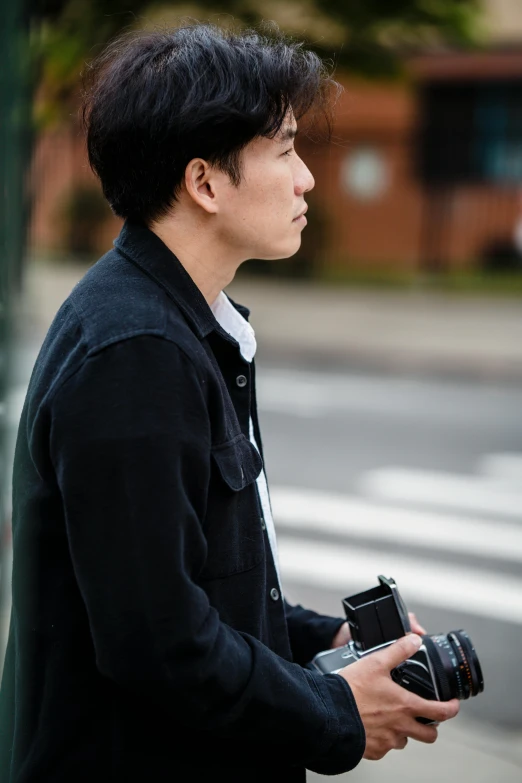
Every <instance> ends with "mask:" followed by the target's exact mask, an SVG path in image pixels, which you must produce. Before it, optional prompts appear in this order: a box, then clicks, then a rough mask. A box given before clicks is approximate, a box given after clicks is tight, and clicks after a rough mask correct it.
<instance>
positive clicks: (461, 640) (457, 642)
mask: <svg viewBox="0 0 522 783" xmlns="http://www.w3.org/2000/svg"><path fill="white" fill-rule="evenodd" d="M423 638H424V643H425V645H426V650H427V652H428V655H429V658H430V661H431V663H432V667H433V672H434V675H435V678H436V680H437V689H438V691H439V695H440V699H441V701H449V699H460V700H461V701H462V700H464V699H469V698H470V697H471V696H476V695H477V694H478V693H482V691H483V690H484V679H483V676H482V669H481V667H480V663H479V659H478V656H477V653H476V652H475V648H474V647H473V644H472V643H471V639H470V638H469V636H468V634H467V633H466V632H465V631H463V630H459V631H450V632H449V633H448V634H440V635H438V636H428V637H426V636H425V637H423Z"/></svg>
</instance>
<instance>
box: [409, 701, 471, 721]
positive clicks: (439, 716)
mask: <svg viewBox="0 0 522 783" xmlns="http://www.w3.org/2000/svg"><path fill="white" fill-rule="evenodd" d="M408 706H409V708H410V711H411V712H413V714H414V715H415V716H416V717H417V718H428V719H429V720H434V721H437V723H442V721H445V720H450V718H454V717H455V715H456V714H457V713H458V711H459V709H460V702H459V701H458V699H452V700H451V701H430V700H428V699H421V698H420V696H415V695H414V694H412V699H411V701H410V704H409V705H408Z"/></svg>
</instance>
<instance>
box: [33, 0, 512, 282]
mask: <svg viewBox="0 0 522 783" xmlns="http://www.w3.org/2000/svg"><path fill="white" fill-rule="evenodd" d="M489 8H490V18H489V19H488V22H487V23H488V25H489V28H490V29H491V30H492V36H491V39H492V41H493V43H492V45H491V47H490V48H489V49H488V50H487V51H486V50H484V51H482V52H477V53H451V52H447V51H446V52H439V53H436V54H426V55H423V56H418V57H416V58H414V59H412V60H410V61H409V62H408V65H407V68H408V72H409V74H410V77H409V78H408V79H407V80H405V81H403V82H401V83H400V84H398V83H391V82H388V83H375V82H365V81H362V80H359V79H350V78H347V79H346V80H344V84H345V88H346V89H345V92H344V94H343V95H342V97H341V100H340V103H339V105H338V110H337V124H336V128H335V132H334V133H335V137H334V139H333V141H332V143H330V144H328V145H326V144H321V143H316V144H311V143H309V142H307V141H306V140H302V141H300V142H299V144H300V152H301V154H302V156H303V157H304V159H305V160H306V162H307V163H308V165H309V166H310V168H311V169H312V171H313V174H314V176H315V178H316V188H315V191H314V192H313V194H311V195H310V199H309V200H310V204H311V209H310V212H309V215H310V221H309V227H308V229H307V231H306V235H305V237H306V238H305V241H304V243H303V250H302V252H301V255H302V256H304V257H306V255H307V254H308V255H309V256H310V258H309V259H308V261H310V262H311V263H310V264H309V265H310V266H315V267H316V268H317V267H324V266H325V265H326V266H328V267H331V268H332V269H338V270H341V271H342V270H346V269H349V270H352V271H359V270H360V271H362V270H364V271H372V270H373V271H376V272H382V271H385V270H388V271H389V270H392V271H394V272H398V273H401V272H404V273H405V274H409V273H411V272H416V271H438V270H450V269H451V270H458V269H469V268H476V267H480V268H485V267H489V268H493V269H494V268H502V267H506V268H509V267H510V266H512V267H513V266H517V264H518V263H519V260H518V259H519V258H521V257H522V15H519V14H517V13H516V9H517V2H513V0H495V3H492V2H490V3H489ZM519 17H521V18H519ZM33 185H34V194H35V209H34V218H33V228H32V243H33V247H34V249H35V252H41V251H51V252H54V253H56V252H68V249H70V244H71V243H70V237H71V236H73V235H76V242H77V247H76V250H78V252H81V250H82V246H84V249H85V250H86V251H88V250H89V249H91V251H92V252H96V251H99V252H101V251H102V250H104V249H105V248H107V247H108V246H109V245H110V243H111V241H112V239H113V238H114V237H115V236H116V234H117V233H118V231H119V226H120V222H119V221H118V220H117V219H115V218H114V217H112V216H111V215H110V212H109V211H108V208H107V209H106V211H105V212H104V211H103V210H104V208H103V206H102V207H100V204H99V203H98V204H97V203H96V195H94V194H93V193H92V192H91V191H89V188H90V187H91V186H95V180H94V178H93V176H92V174H91V172H90V171H89V167H88V164H87V161H86V158H85V152H84V142H83V138H82V135H81V133H80V131H79V129H78V128H77V127H75V126H72V127H69V128H66V129H61V130H59V131H56V132H50V133H47V134H45V135H43V136H42V137H41V139H40V141H39V144H38V146H37V149H36V154H35V160H34V168H33ZM89 193H90V195H89ZM82 215H85V216H86V219H85V220H83V221H82ZM89 215H90V219H89ZM519 247H520V249H519ZM520 268H521V269H522V264H521V267H520Z"/></svg>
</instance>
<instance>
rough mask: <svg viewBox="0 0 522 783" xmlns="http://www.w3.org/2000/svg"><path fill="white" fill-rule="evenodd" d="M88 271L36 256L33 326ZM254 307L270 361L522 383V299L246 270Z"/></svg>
mask: <svg viewBox="0 0 522 783" xmlns="http://www.w3.org/2000/svg"><path fill="white" fill-rule="evenodd" d="M85 271H86V267H82V266H78V265H60V264H54V265H50V264H47V265H44V264H43V263H33V264H32V265H30V266H29V267H28V269H27V274H26V278H25V279H26V291H27V294H28V300H27V303H26V305H25V307H24V311H25V313H26V315H25V316H24V318H25V319H27V322H26V324H25V328H29V329H31V330H32V329H34V331H35V333H41V331H42V329H46V328H47V326H48V325H49V323H50V322H51V320H52V318H53V316H54V314H55V312H56V310H57V309H58V307H59V306H60V304H61V302H62V301H63V300H64V299H65V298H66V296H67V295H68V294H69V292H70V290H71V289H72V287H73V286H74V284H75V283H76V282H77V281H78V280H79V278H80V277H81V276H82V275H83V274H84V272H85ZM227 292H228V293H229V294H230V296H232V298H233V299H235V300H237V301H238V302H241V303H242V304H245V305H247V306H248V307H249V308H250V310H251V322H252V325H253V326H254V329H255V331H256V337H257V341H258V351H259V353H258V356H259V357H260V358H261V359H263V360H265V361H266V360H268V361H284V362H290V363H296V362H299V361H305V362H308V363H312V364H317V365H319V366H328V365H330V366H332V365H333V366H337V367H344V368H352V369H362V370H373V369H375V370H378V371H393V372H412V373H420V374H426V373H427V374H432V375H433V374H435V375H439V374H440V375H450V376H455V377H471V378H476V379H480V380H489V381H496V380H498V381H506V380H507V381H514V382H522V298H515V297H513V298H506V297H491V298H486V297H478V296H477V297H475V296H457V295H454V296H451V295H447V294H437V293H428V292H422V291H415V290H412V291H400V292H398V291H374V290H363V289H350V288H343V287H333V286H328V287H327V286H317V285H313V284H311V283H308V282H302V281H276V280H266V279H263V278H247V277H245V276H241V277H240V278H239V279H238V280H237V281H233V282H232V284H231V285H230V286H229V287H228V288H227Z"/></svg>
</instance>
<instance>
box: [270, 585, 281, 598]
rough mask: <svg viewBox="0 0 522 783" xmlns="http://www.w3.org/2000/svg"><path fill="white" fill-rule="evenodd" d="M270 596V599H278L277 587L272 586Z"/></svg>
mask: <svg viewBox="0 0 522 783" xmlns="http://www.w3.org/2000/svg"><path fill="white" fill-rule="evenodd" d="M270 598H271V599H272V601H277V600H279V590H278V589H277V588H275V587H272V589H271V590H270Z"/></svg>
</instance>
